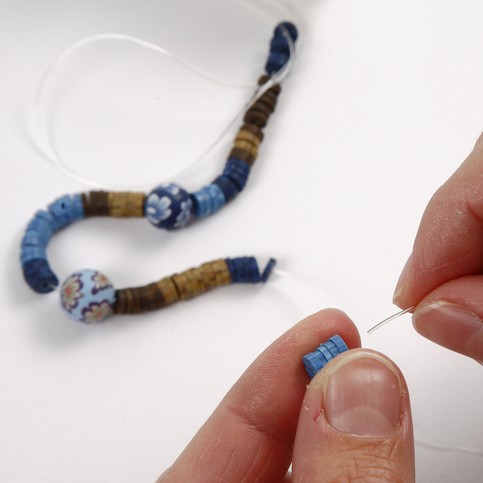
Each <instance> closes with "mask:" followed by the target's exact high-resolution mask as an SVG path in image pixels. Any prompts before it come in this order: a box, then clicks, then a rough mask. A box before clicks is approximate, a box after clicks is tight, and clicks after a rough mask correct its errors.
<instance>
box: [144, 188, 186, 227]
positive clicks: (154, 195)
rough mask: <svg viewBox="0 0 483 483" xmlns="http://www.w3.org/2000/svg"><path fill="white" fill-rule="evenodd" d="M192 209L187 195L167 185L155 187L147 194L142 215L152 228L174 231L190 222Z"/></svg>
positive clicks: (180, 189) (182, 190) (181, 190)
mask: <svg viewBox="0 0 483 483" xmlns="http://www.w3.org/2000/svg"><path fill="white" fill-rule="evenodd" d="M192 207H193V202H192V201H191V198H190V195H189V193H188V192H187V191H186V190H184V189H183V188H180V187H179V186H178V185H176V184H173V183H169V184H165V185H161V186H157V187H156V188H154V189H153V190H152V191H151V193H149V195H148V196H147V197H146V201H145V203H144V213H145V215H146V218H147V219H148V220H149V221H150V222H151V223H152V224H153V225H154V226H156V227H158V228H165V229H166V230H175V229H176V228H182V227H184V226H185V225H186V224H187V223H188V222H189V221H190V218H191V209H192Z"/></svg>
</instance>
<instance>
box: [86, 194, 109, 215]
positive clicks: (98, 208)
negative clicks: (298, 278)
mask: <svg viewBox="0 0 483 483" xmlns="http://www.w3.org/2000/svg"><path fill="white" fill-rule="evenodd" d="M108 195H109V193H108V192H107V191H89V192H88V193H82V195H81V197H82V206H83V208H84V215H85V216H86V217H89V216H109V203H108Z"/></svg>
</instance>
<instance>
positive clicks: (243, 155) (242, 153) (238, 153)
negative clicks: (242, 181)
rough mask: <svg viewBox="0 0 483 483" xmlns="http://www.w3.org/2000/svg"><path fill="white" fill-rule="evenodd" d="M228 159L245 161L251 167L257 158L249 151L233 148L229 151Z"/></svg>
mask: <svg viewBox="0 0 483 483" xmlns="http://www.w3.org/2000/svg"><path fill="white" fill-rule="evenodd" d="M229 157H230V158H236V159H240V160H241V161H245V163H248V164H250V165H252V164H253V163H254V162H255V159H256V157H257V156H256V154H253V153H252V152H251V151H248V150H246V149H241V148H237V147H235V148H233V149H232V150H231V151H230V154H229Z"/></svg>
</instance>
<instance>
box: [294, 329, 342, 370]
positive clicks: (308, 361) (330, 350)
mask: <svg viewBox="0 0 483 483" xmlns="http://www.w3.org/2000/svg"><path fill="white" fill-rule="evenodd" d="M348 350H349V348H348V347H347V345H346V343H345V342H344V340H343V339H342V337H340V336H339V335H334V336H333V337H331V338H330V339H329V340H326V341H325V342H324V343H323V344H321V345H320V346H319V347H317V349H315V351H313V352H310V353H309V354H306V355H305V356H304V357H303V359H302V362H303V364H304V366H305V370H306V371H307V374H308V375H309V376H310V377H314V376H315V374H317V373H318V372H319V371H320V370H321V369H322V368H323V367H324V366H325V365H326V364H327V363H328V362H329V361H331V360H332V359H334V357H337V356H338V355H339V354H342V352H345V351H348Z"/></svg>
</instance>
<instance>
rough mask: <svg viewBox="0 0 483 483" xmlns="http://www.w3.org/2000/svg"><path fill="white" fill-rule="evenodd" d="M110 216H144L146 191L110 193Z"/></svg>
mask: <svg viewBox="0 0 483 483" xmlns="http://www.w3.org/2000/svg"><path fill="white" fill-rule="evenodd" d="M107 198H108V205H109V216H113V217H115V218H128V217H139V218H143V217H144V199H145V195H144V193H133V192H129V191H126V192H115V191H113V192H110V193H108V196H107Z"/></svg>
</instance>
